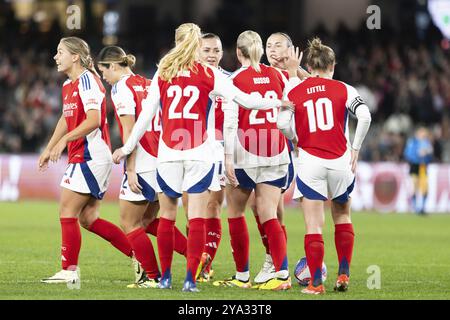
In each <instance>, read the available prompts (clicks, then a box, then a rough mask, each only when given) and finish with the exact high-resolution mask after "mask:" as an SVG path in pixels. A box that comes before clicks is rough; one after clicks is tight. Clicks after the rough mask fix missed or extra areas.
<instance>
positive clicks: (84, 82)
mask: <svg viewBox="0 0 450 320" xmlns="http://www.w3.org/2000/svg"><path fill="white" fill-rule="evenodd" d="M81 83H82V85H83V91H86V90H90V89H91V81H90V79H89V75H88V74H87V73H85V74H84V75H83V76H81Z"/></svg>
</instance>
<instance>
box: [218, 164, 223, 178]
mask: <svg viewBox="0 0 450 320" xmlns="http://www.w3.org/2000/svg"><path fill="white" fill-rule="evenodd" d="M222 170H223V166H222V161H219V169H218V170H217V172H218V174H219V175H222V174H223V171H222Z"/></svg>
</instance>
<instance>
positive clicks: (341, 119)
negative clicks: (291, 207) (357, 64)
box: [278, 77, 370, 202]
mask: <svg viewBox="0 0 450 320" xmlns="http://www.w3.org/2000/svg"><path fill="white" fill-rule="evenodd" d="M288 99H289V100H291V101H293V102H294V103H295V113H294V114H292V113H290V112H289V111H283V112H282V114H280V118H279V120H278V125H279V127H280V128H286V129H287V130H286V131H287V132H288V134H287V137H288V138H292V137H291V136H290V135H292V136H293V135H296V136H297V138H298V147H299V159H298V173H297V177H296V184H297V188H298V190H297V192H296V193H295V194H294V198H295V197H301V196H302V195H303V196H305V197H306V198H308V199H312V200H326V199H328V196H330V198H331V199H333V200H335V201H340V202H346V201H347V200H348V198H349V194H350V193H351V191H352V190H353V186H354V179H355V177H354V174H353V173H352V171H351V167H350V159H351V144H350V140H349V132H348V112H349V111H350V112H352V113H353V114H355V115H356V116H357V118H358V127H357V130H356V133H355V139H354V142H353V148H354V149H355V150H359V148H360V146H361V143H362V141H363V139H364V137H365V135H366V133H367V130H368V127H369V124H370V113H369V110H368V108H367V106H366V105H365V104H364V102H363V101H362V99H361V97H360V96H359V94H358V92H357V91H356V89H355V88H353V87H352V86H350V85H347V84H345V83H343V82H340V81H337V80H332V79H325V78H319V77H311V78H308V79H306V80H305V81H303V82H302V83H300V84H299V85H297V86H296V87H295V88H293V89H292V90H291V91H290V92H289V94H288ZM361 119H369V121H368V123H367V122H366V121H359V120H361ZM292 122H294V124H295V125H294V127H295V132H293V130H292ZM360 122H361V123H360ZM289 131H290V132H289ZM283 132H285V131H283Z"/></svg>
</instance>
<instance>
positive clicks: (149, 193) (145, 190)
mask: <svg viewBox="0 0 450 320" xmlns="http://www.w3.org/2000/svg"><path fill="white" fill-rule="evenodd" d="M137 178H138V182H139V184H140V185H141V187H142V194H143V195H144V197H145V199H147V200H148V201H150V202H154V201H155V200H156V191H155V189H153V188H152V186H151V185H149V184H148V183H147V181H145V180H144V179H143V178H142V177H141V176H140V175H139V174H137Z"/></svg>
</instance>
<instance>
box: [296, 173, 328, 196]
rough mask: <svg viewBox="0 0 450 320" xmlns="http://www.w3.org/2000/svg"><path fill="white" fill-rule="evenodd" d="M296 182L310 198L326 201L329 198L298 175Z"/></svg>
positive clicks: (301, 190)
mask: <svg viewBox="0 0 450 320" xmlns="http://www.w3.org/2000/svg"><path fill="white" fill-rule="evenodd" d="M295 182H296V183H297V188H298V190H300V192H301V193H302V195H303V196H304V197H305V198H306V199H309V200H323V201H326V200H327V198H326V197H324V196H323V195H321V194H320V193H318V192H317V191H315V190H314V189H312V188H310V187H308V186H307V185H306V184H305V183H304V182H303V181H302V180H300V178H299V177H298V176H297V179H295Z"/></svg>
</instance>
